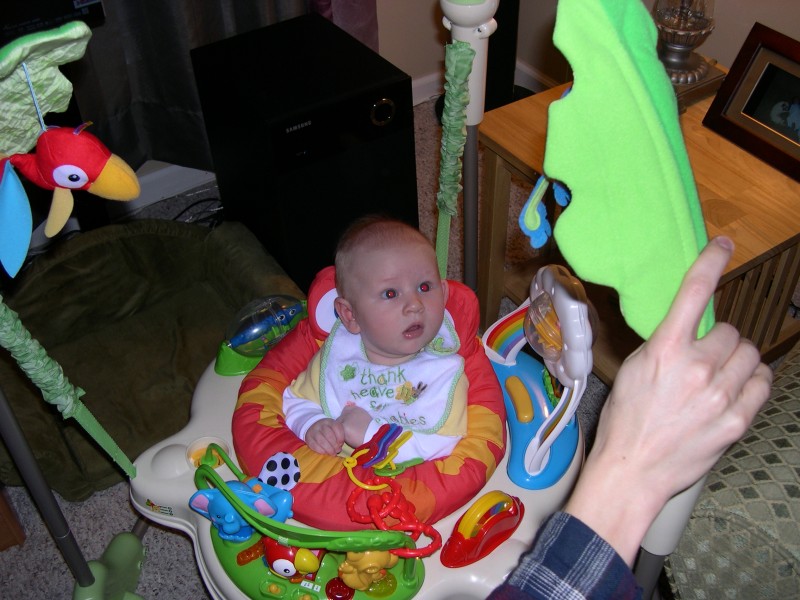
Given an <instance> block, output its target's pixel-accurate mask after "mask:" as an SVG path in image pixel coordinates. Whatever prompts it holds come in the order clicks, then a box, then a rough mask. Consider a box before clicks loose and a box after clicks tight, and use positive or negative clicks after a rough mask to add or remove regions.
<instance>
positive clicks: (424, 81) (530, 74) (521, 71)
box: [411, 60, 560, 106]
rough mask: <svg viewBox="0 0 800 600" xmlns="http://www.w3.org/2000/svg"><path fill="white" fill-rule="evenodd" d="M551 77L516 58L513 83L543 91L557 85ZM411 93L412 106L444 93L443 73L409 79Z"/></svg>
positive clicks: (534, 90) (535, 90)
mask: <svg viewBox="0 0 800 600" xmlns="http://www.w3.org/2000/svg"><path fill="white" fill-rule="evenodd" d="M559 83H560V82H559V81H556V80H555V79H553V78H552V77H548V76H547V75H545V74H544V73H542V72H541V71H539V70H538V69H536V68H535V67H532V66H531V65H529V64H528V63H526V62H523V61H521V60H517V63H516V68H515V70H514V85H518V86H520V87H523V88H526V89H529V90H531V91H533V92H543V91H544V90H548V89H550V88H552V87H555V86H557V85H559ZM411 93H412V96H413V101H414V106H416V105H417V104H421V103H423V102H427V101H428V100H431V99H433V98H435V97H438V96H441V95H442V94H443V93H444V73H443V72H436V73H429V74H428V75H423V76H422V77H417V78H416V79H413V80H412V81H411Z"/></svg>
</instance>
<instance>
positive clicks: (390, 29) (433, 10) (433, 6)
mask: <svg viewBox="0 0 800 600" xmlns="http://www.w3.org/2000/svg"><path fill="white" fill-rule="evenodd" d="M378 31H379V36H380V42H379V43H380V54H381V56H383V57H384V58H386V59H387V60H388V61H390V62H391V63H392V64H394V65H395V66H396V67H398V68H399V69H402V70H403V71H405V72H406V73H408V75H410V76H411V79H412V80H413V82H414V102H415V103H419V102H422V101H424V100H426V99H428V98H430V97H431V96H434V95H439V94H440V93H441V90H442V84H443V77H444V75H443V72H444V46H445V44H447V43H448V42H449V41H450V33H449V32H448V31H447V30H446V29H445V28H444V25H442V11H441V9H440V8H439V2H438V0H378Z"/></svg>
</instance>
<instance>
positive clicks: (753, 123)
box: [703, 23, 800, 181]
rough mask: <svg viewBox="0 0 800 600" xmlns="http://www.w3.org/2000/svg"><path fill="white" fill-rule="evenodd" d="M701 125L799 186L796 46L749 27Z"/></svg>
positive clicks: (799, 62)
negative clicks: (794, 181) (796, 182)
mask: <svg viewBox="0 0 800 600" xmlns="http://www.w3.org/2000/svg"><path fill="white" fill-rule="evenodd" d="M703 125H704V126H705V127H708V128H709V129H711V130H712V131H714V132H716V133H718V134H719V135H721V136H722V137H724V138H726V139H728V140H729V141H731V142H733V143H734V144H736V145H737V146H739V147H741V148H742V149H744V150H746V151H748V152H750V153H751V154H753V155H754V156H756V157H758V158H760V159H761V160H763V161H764V162H766V163H767V164H769V165H770V166H772V167H774V168H776V169H778V170H779V171H781V172H783V173H784V174H786V175H787V176H789V177H791V178H793V179H795V180H797V181H800V42H798V41H797V40H794V39H792V38H790V37H789V36H786V35H784V34H782V33H779V32H777V31H775V30H774V29H770V28H769V27H767V26H765V25H763V24H761V23H756V24H755V25H753V28H752V29H751V30H750V33H749V34H748V36H747V39H746V40H745V42H744V44H743V45H742V48H741V50H739V54H738V55H737V56H736V60H734V62H733V65H732V66H731V69H730V71H729V73H728V75H727V76H726V77H725V80H724V81H723V82H722V85H721V86H720V88H719V90H718V91H717V95H716V96H715V97H714V100H713V101H712V103H711V106H710V107H709V109H708V112H707V113H706V116H705V118H704V119H703Z"/></svg>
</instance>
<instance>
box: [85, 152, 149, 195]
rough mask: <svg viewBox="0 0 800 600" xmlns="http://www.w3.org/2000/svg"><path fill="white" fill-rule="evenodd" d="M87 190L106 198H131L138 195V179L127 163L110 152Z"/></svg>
mask: <svg viewBox="0 0 800 600" xmlns="http://www.w3.org/2000/svg"><path fill="white" fill-rule="evenodd" d="M87 191H88V192H89V193H91V194H94V195H95V196H100V197H101V198H106V199H108V200H123V201H125V200H133V199H134V198H138V197H139V191H140V189H139V180H138V179H137V178H136V173H134V172H133V169H131V168H130V167H129V166H128V163H126V162H125V161H124V160H122V159H121V158H120V157H119V156H117V155H116V154H112V155H111V156H110V157H109V159H108V162H107V163H106V166H105V167H103V170H102V171H100V175H98V177H97V179H95V181H94V183H92V185H90V186H89V187H88V189H87Z"/></svg>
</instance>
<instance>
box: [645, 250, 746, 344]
mask: <svg viewBox="0 0 800 600" xmlns="http://www.w3.org/2000/svg"><path fill="white" fill-rule="evenodd" d="M732 253H733V242H732V241H731V240H730V239H728V238H726V237H716V238H714V239H712V240H711V241H710V242H709V243H708V244H707V245H706V247H705V248H704V249H703V251H702V252H701V253H700V255H699V256H698V257H697V260H695V262H694V263H693V264H692V266H691V267H690V268H689V270H688V271H687V273H686V275H685V277H684V278H683V282H682V283H681V286H680V288H679V289H678V293H677V294H676V295H675V299H674V300H673V301H672V306H671V307H670V309H669V312H668V313H667V316H666V317H664V320H663V321H662V323H661V324H660V325H659V326H658V328H657V329H656V331H655V332H654V333H653V337H654V338H655V337H658V338H670V339H675V340H694V339H695V338H696V337H697V329H698V327H699V326H700V321H701V319H702V317H703V313H704V312H705V310H706V307H707V306H708V302H709V300H711V297H712V296H713V295H714V291H715V290H716V289H717V284H718V283H719V278H720V277H721V276H722V273H723V272H724V270H725V266H726V265H727V264H728V261H729V260H730V258H731V254H732Z"/></svg>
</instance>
